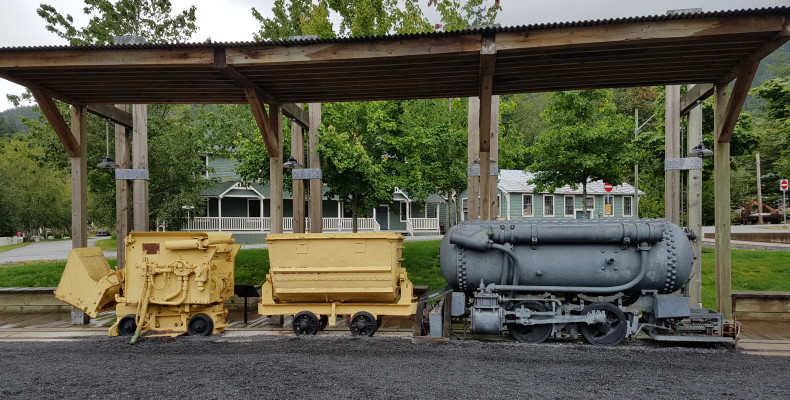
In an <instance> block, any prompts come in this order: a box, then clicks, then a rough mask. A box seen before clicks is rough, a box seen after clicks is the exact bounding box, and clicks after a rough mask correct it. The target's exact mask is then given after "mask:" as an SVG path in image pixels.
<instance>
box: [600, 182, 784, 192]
mask: <svg viewBox="0 0 790 400" xmlns="http://www.w3.org/2000/svg"><path fill="white" fill-rule="evenodd" d="M785 188H787V181H785ZM603 189H604V190H606V191H607V192H611V191H612V184H611V183H609V182H605V183H604V184H603ZM783 190H784V189H783Z"/></svg>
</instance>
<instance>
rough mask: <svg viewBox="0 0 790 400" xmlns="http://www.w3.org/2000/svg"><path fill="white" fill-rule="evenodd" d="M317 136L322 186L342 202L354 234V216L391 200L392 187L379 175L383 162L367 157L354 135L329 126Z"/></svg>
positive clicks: (355, 225) (355, 221)
mask: <svg viewBox="0 0 790 400" xmlns="http://www.w3.org/2000/svg"><path fill="white" fill-rule="evenodd" d="M319 136H320V140H321V143H320V144H319V145H318V148H317V150H318V152H319V153H321V158H322V163H321V168H322V169H323V171H324V183H326V185H327V186H328V187H329V192H328V193H327V196H337V197H338V198H339V199H340V200H341V201H343V202H344V203H346V205H347V207H349V208H350V211H351V215H352V218H353V231H354V232H357V217H358V216H360V215H362V216H365V215H368V213H369V212H370V210H372V209H373V208H375V207H377V206H378V205H379V204H382V203H389V202H391V201H392V187H391V185H390V183H389V182H388V181H387V180H386V177H385V175H384V174H383V173H382V172H383V169H384V168H383V166H382V165H381V164H382V162H383V160H381V159H375V158H373V157H371V156H370V155H369V154H368V151H367V150H366V149H365V148H364V147H363V146H362V143H361V142H360V140H359V136H358V135H355V134H354V133H349V132H338V131H337V129H335V127H334V126H329V127H328V128H326V129H324V130H322V131H321V132H320V135H319Z"/></svg>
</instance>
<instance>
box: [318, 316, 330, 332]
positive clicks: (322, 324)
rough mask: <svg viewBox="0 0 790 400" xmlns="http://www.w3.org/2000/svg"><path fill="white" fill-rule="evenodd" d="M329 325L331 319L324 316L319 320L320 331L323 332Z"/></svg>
mask: <svg viewBox="0 0 790 400" xmlns="http://www.w3.org/2000/svg"><path fill="white" fill-rule="evenodd" d="M327 325H329V317H328V316H326V315H322V316H321V318H318V330H320V331H323V330H324V329H326V326H327Z"/></svg>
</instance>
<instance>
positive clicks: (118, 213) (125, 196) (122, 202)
mask: <svg viewBox="0 0 790 400" xmlns="http://www.w3.org/2000/svg"><path fill="white" fill-rule="evenodd" d="M115 107H117V108H119V109H120V110H122V111H124V112H126V111H127V110H128V109H129V106H128V105H125V104H118V105H116V106H115ZM115 163H116V164H118V168H123V169H128V168H130V166H131V147H130V143H129V130H128V129H127V128H126V127H125V126H123V125H119V124H116V125H115ZM130 195H131V192H130V191H129V181H127V180H123V179H120V180H116V181H115V226H116V235H117V238H118V244H117V246H116V248H115V249H116V253H117V260H118V266H117V269H123V268H125V267H126V244H125V243H124V239H126V237H127V236H129V217H130V216H131V196H130Z"/></svg>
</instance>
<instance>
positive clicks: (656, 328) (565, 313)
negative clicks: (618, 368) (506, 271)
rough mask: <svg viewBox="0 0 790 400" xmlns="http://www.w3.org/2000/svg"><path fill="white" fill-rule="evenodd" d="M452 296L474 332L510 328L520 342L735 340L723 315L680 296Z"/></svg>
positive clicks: (607, 343)
mask: <svg viewBox="0 0 790 400" xmlns="http://www.w3.org/2000/svg"><path fill="white" fill-rule="evenodd" d="M453 296H455V297H457V298H456V299H455V300H454V304H456V306H455V307H453V315H455V316H460V315H468V316H469V323H470V329H471V331H472V333H482V334H502V333H504V331H505V328H507V330H508V332H509V333H510V334H511V335H512V336H513V337H514V338H515V339H516V340H518V341H520V342H527V343H540V342H543V341H544V340H546V339H548V338H550V337H553V338H558V339H562V338H574V339H578V338H579V336H582V337H584V339H585V340H586V341H587V342H589V343H592V344H594V345H600V346H614V345H617V344H618V343H620V342H621V341H623V340H624V339H626V338H631V339H633V340H635V339H637V337H638V335H639V334H640V333H644V334H645V335H647V336H648V337H650V338H652V339H654V340H660V341H694V342H731V341H732V337H728V336H725V335H724V334H725V332H724V329H723V326H724V324H723V322H724V321H723V319H722V315H721V314H719V313H715V312H713V311H711V310H707V309H698V308H692V307H690V306H689V300H688V297H686V296H684V295H678V294H658V293H657V291H652V290H651V291H642V292H641V293H640V295H639V296H635V295H625V294H623V293H617V294H614V295H609V296H588V295H584V294H561V295H556V294H551V293H543V294H522V293H514V292H496V291H487V290H480V291H476V292H474V293H473V294H472V296H471V298H470V299H468V301H467V299H466V298H465V295H464V294H463V293H458V292H456V293H453ZM460 297H464V298H463V299H461V298H460ZM461 304H464V305H465V307H463V308H462V307H460V305H461Z"/></svg>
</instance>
